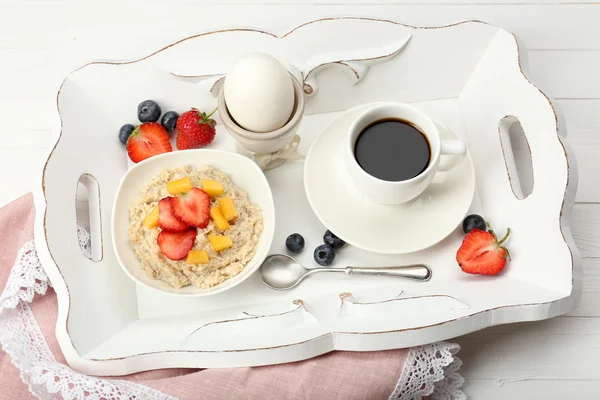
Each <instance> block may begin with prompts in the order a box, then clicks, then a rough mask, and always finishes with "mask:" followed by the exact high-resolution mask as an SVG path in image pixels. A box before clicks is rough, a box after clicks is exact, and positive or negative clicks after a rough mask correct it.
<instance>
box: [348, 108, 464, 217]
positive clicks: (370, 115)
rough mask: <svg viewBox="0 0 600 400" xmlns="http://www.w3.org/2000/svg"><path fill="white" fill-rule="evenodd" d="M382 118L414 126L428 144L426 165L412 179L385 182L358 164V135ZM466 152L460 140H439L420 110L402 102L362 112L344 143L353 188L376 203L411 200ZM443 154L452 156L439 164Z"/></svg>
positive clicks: (458, 160) (427, 118)
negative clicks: (439, 172)
mask: <svg viewBox="0 0 600 400" xmlns="http://www.w3.org/2000/svg"><path fill="white" fill-rule="evenodd" d="M385 119H401V120H404V121H407V122H410V123H411V124H412V125H414V126H415V127H416V128H417V129H418V130H419V131H420V132H421V133H422V134H423V135H424V136H425V138H426V139H427V141H428V142H429V149H430V157H429V164H428V165H427V167H426V168H425V170H424V171H423V172H421V173H420V174H419V175H417V176H415V177H414V178H411V179H407V180H403V181H386V180H382V179H379V178H376V177H374V176H373V175H370V174H369V173H367V172H366V171H365V170H364V169H363V168H362V167H361V166H360V165H359V163H358V161H357V160H356V156H355V146H356V141H357V139H358V136H359V135H360V134H361V133H362V131H363V130H364V129H365V128H367V127H368V126H369V125H370V124H372V123H374V122H376V121H379V120H385ZM466 153H467V145H466V143H465V142H464V141H462V140H460V139H452V140H441V139H440V133H439V130H438V125H437V124H436V123H435V122H434V121H433V120H432V119H431V118H430V117H429V116H428V115H427V114H425V113H424V112H423V111H421V110H420V109H418V108H417V107H415V106H412V105H410V104H405V103H379V104H376V105H374V106H372V107H370V108H369V109H368V110H366V111H364V112H363V113H362V114H360V115H359V116H358V118H357V119H356V120H355V121H354V122H353V123H352V125H351V126H350V130H349V132H348V136H347V138H346V143H345V144H344V159H345V163H346V169H347V172H348V174H349V176H350V178H351V180H352V181H353V183H354V185H355V186H356V188H357V189H358V190H359V191H360V192H361V193H363V194H364V195H365V196H367V197H368V198H370V199H371V200H372V201H374V202H375V203H379V204H384V205H396V204H402V203H406V202H408V201H410V200H413V199H414V198H416V197H417V196H419V195H420V194H421V193H423V192H424V191H425V189H427V187H428V186H429V184H430V183H431V181H432V180H433V177H434V176H435V174H436V172H438V171H448V170H450V169H452V168H454V167H455V166H457V165H458V164H459V163H460V161H462V158H463V157H464V155H465V154H466ZM442 155H454V156H455V157H453V158H452V159H451V160H448V162H444V163H443V164H442V165H440V157H441V156H442Z"/></svg>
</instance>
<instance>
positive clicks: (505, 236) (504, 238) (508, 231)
mask: <svg viewBox="0 0 600 400" xmlns="http://www.w3.org/2000/svg"><path fill="white" fill-rule="evenodd" d="M508 235H510V228H508V229H506V235H504V237H503V238H502V240H500V241H499V242H498V246H500V245H501V244H502V243H504V241H505V240H506V239H508Z"/></svg>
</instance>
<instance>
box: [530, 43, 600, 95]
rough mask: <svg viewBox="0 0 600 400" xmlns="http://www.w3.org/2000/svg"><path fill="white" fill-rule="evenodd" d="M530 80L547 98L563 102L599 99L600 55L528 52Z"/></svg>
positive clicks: (585, 52)
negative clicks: (567, 99)
mask: <svg viewBox="0 0 600 400" xmlns="http://www.w3.org/2000/svg"><path fill="white" fill-rule="evenodd" d="M527 57H528V68H527V72H528V74H527V75H528V76H529V77H530V79H531V80H532V81H533V82H534V83H535V84H537V85H538V86H539V87H540V88H542V90H544V92H545V93H546V94H548V95H549V96H550V97H552V98H555V99H560V98H569V99H577V98H598V97H600V79H592V77H594V76H598V68H599V67H600V51H595V50H592V51H577V50H565V51H537V50H532V51H529V53H528V55H527Z"/></svg>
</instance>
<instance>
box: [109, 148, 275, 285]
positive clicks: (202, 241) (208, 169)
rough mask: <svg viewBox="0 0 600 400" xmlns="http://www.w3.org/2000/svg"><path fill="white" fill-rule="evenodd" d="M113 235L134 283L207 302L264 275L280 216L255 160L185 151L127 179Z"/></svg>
mask: <svg viewBox="0 0 600 400" xmlns="http://www.w3.org/2000/svg"><path fill="white" fill-rule="evenodd" d="M111 229H112V239H113V247H114V250H115V255H116V257H117V260H118V261H119V264H120V265H121V267H122V268H123V270H124V271H125V273H127V275H129V276H130V277H131V278H132V279H133V280H135V281H136V282H138V283H140V284H142V285H144V286H147V287H150V288H152V289H155V290H158V291H160V292H163V293H169V294H176V295H183V296H205V295H210V294H215V293H220V292H223V291H225V290H227V289H230V288H232V287H234V286H236V285H238V284H239V283H241V282H242V281H244V280H245V279H247V278H248V277H249V276H250V275H252V274H253V273H254V272H255V271H256V270H257V269H258V267H259V266H260V264H261V263H262V261H263V260H264V259H265V257H266V256H267V254H268V252H269V248H270V247H271V242H272V240H273V234H274V230H275V208H274V205H273V196H272V193H271V189H270V187H269V184H268V182H267V179H266V178H265V176H264V174H263V172H262V171H261V169H260V168H259V167H258V166H257V165H256V163H254V162H253V161H252V160H250V159H248V158H246V157H244V156H241V155H239V154H235V153H231V152H224V151H219V150H208V149H198V150H186V151H180V152H173V153H166V154H161V155H158V156H155V157H152V158H149V159H147V160H145V161H143V162H141V163H139V164H137V165H135V166H134V167H132V168H130V169H129V170H128V171H127V173H126V174H125V176H123V178H122V180H121V183H120V185H119V188H118V189H117V193H116V195H115V200H114V205H113V213H112V227H111Z"/></svg>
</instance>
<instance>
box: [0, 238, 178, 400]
mask: <svg viewBox="0 0 600 400" xmlns="http://www.w3.org/2000/svg"><path fill="white" fill-rule="evenodd" d="M86 234H87V233H86ZM81 237H83V238H84V239H85V238H89V235H81V236H80V238H81ZM85 248H86V246H84V245H82V249H85ZM48 285H49V282H48V277H47V276H46V273H45V272H44V270H43V269H42V265H41V263H40V260H39V258H38V256H37V251H36V249H35V246H34V244H33V241H30V242H27V243H25V245H24V246H23V247H22V248H21V250H20V251H19V254H18V255H17V259H16V261H15V265H14V266H13V269H12V271H11V274H10V276H9V279H8V282H7V285H6V287H5V289H4V291H3V293H2V295H1V296H0V345H1V346H2V349H3V350H4V351H5V352H6V353H8V355H9V356H10V358H11V360H12V362H13V364H14V365H15V366H16V367H17V368H18V369H19V370H20V372H21V379H22V380H23V382H25V384H26V385H27V386H28V387H29V391H30V392H31V393H32V394H33V395H34V396H36V397H37V398H39V399H63V400H71V399H72V400H79V399H87V400H92V399H123V400H124V399H139V400H146V399H148V400H177V398H175V397H172V396H168V395H166V394H164V393H162V392H160V391H158V390H155V389H152V388H150V387H147V386H144V385H141V384H137V383H133V382H129V381H121V380H108V379H101V378H95V377H91V376H86V375H83V374H80V373H78V372H75V371H73V370H72V369H71V368H69V367H68V366H66V365H63V364H61V363H59V362H57V361H56V359H55V358H54V355H53V354H52V352H51V351H50V348H49V347H48V343H47V342H46V339H45V338H44V335H43V333H42V331H41V329H40V327H39V325H38V323H37V321H36V320H35V316H34V315H33V312H32V311H31V308H30V307H29V304H27V303H30V302H31V301H32V300H33V298H34V296H35V294H36V293H39V294H45V293H46V291H47V290H48Z"/></svg>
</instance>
